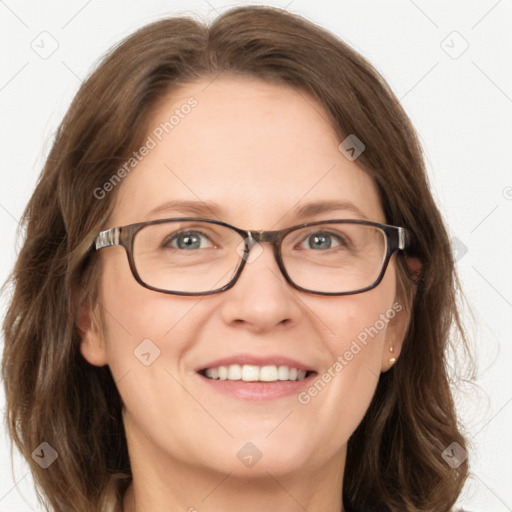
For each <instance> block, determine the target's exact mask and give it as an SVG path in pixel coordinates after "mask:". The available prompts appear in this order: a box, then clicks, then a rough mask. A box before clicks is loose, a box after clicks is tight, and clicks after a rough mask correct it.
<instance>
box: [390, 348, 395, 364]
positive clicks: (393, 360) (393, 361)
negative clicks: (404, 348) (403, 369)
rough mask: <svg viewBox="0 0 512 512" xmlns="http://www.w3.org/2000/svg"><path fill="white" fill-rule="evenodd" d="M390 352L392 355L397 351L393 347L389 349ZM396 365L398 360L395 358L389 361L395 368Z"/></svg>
mask: <svg viewBox="0 0 512 512" xmlns="http://www.w3.org/2000/svg"><path fill="white" fill-rule="evenodd" d="M389 351H390V352H391V353H393V352H394V351H395V348H394V347H393V345H391V347H389ZM395 363H396V358H395V357H391V358H390V359H389V364H390V365H391V366H393V365H394V364H395Z"/></svg>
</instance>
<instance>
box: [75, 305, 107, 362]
mask: <svg viewBox="0 0 512 512" xmlns="http://www.w3.org/2000/svg"><path fill="white" fill-rule="evenodd" d="M100 322H101V321H100V315H99V305H98V304H95V305H94V306H91V304H90V302H89V301H88V300H84V301H83V302H82V304H81V305H80V307H79V309H78V313H77V317H76V326H77V328H78V332H79V333H80V352H81V354H82V356H83V357H84V359H85V360H86V361H88V362H89V363H91V364H93V365H95V366H105V365H106V364H107V363H108V360H107V352H106V350H105V340H104V339H103V334H102V329H101V328H100V326H101V323H100Z"/></svg>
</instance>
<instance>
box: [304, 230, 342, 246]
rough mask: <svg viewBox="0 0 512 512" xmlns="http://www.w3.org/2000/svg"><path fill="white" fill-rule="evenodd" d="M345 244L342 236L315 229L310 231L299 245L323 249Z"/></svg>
mask: <svg viewBox="0 0 512 512" xmlns="http://www.w3.org/2000/svg"><path fill="white" fill-rule="evenodd" d="M341 245H345V243H344V240H343V238H342V237H340V236H339V235H337V234H335V233H330V232H328V231H317V232H316V233H311V234H310V235H308V236H307V237H306V238H305V240H304V241H303V242H302V243H301V244H300V245H299V247H300V248H301V249H314V250H325V249H333V248H335V247H340V246H341Z"/></svg>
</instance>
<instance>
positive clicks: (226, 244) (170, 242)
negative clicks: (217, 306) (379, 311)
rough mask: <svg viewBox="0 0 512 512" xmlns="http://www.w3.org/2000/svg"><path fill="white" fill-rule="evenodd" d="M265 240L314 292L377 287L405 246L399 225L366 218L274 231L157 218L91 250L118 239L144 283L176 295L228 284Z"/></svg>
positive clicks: (289, 272)
mask: <svg viewBox="0 0 512 512" xmlns="http://www.w3.org/2000/svg"><path fill="white" fill-rule="evenodd" d="M265 242H266V243H270V244H272V245H273V247H274V255H275V258H276V261H277V264H278V266H279V269H280V270H281V272H282V274H283V276H284V278H285V279H286V281H287V282H288V283H289V284H290V285H291V286H293V287H294V288H296V289H297V290H301V291H304V292H309V293H314V294H317V295H350V294H355V293H361V292H365V291H368V290H371V289H372V288H375V287H376V286H377V285H378V284H379V283H380V282H381V281H382V278H383V277H384V273H385V272H386V268H387V266H388V263H389V260H390V258H391V256H392V255H393V254H394V253H395V252H397V251H399V250H404V249H406V248H407V246H408V234H407V231H406V230H405V229H404V228H401V227H396V226H389V225H386V224H379V223H377V222H370V221H364V220H325V221H318V222H308V223H306V224H301V225H298V226H293V227H290V228H286V229H282V230H279V231H247V230H244V229H239V228H236V227H234V226H231V225H229V224H226V223H225V222H221V221H217V220H210V219H200V218H177V219H159V220H153V221H149V222H141V223H138V224H130V225H128V226H122V227H116V228H111V229H107V230H106V231H102V232H100V233H99V234H98V235H97V236H96V238H95V240H94V243H93V244H94V248H95V249H96V250H100V249H105V248H107V247H113V246H117V245H120V246H123V247H124V248H125V250H126V254H127V256H128V261H129V265H130V269H131V271H132V274H133V277H134V278H135V279H136V280H137V282H138V283H140V284H141V285H142V286H144V287H146V288H149V289H150V290H155V291H157V292H162V293H168V294H174V295H210V294H213V293H219V292H223V291H225V290H228V289H229V288H232V287H233V286H234V285H235V283H236V281H237V279H238V278H239V277H240V274H241V273H242V270H243V269H244V266H245V265H246V264H247V263H249V264H250V263H251V262H252V261H254V260H255V259H256V258H257V257H258V255H259V253H261V251H262V250H263V249H262V247H261V246H260V245H259V244H261V243H265Z"/></svg>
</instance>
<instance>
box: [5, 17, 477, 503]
mask: <svg viewBox="0 0 512 512" xmlns="http://www.w3.org/2000/svg"><path fill="white" fill-rule="evenodd" d="M24 219H25V223H26V228H27V230H26V238H25V242H24V245H23V247H22V249H21V252H20V255H19V258H18V261H17V264H16V267H15V269H14V272H13V276H12V281H13V285H14V295H13V298H12V301H11V304H10V308H9V310H8V314H7V317H6V320H5V324H4V332H5V339H6V344H5V352H4V361H3V376H4V379H5V380H4V382H5V388H6V395H7V413H8V421H9V427H10V432H11V435H12V437H13V439H14V441H15V443H16V444H17V446H18V448H19V449H20V450H21V452H22V453H23V455H24V456H25V457H26V459H27V460H28V462H29V463H30V465H31V468H32V472H33V474H34V479H35V481H36V483H37V485H38V486H39V489H40V491H41V493H42V494H43V496H44V497H45V499H46V501H47V503H48V504H49V506H50V507H51V508H52V510H74V511H75V510H76V511H86V510H102V511H112V510H117V511H124V512H133V511H145V510H152V511H157V510H189V511H194V510H198V511H203V510H204V511H207V510H226V511H227V510H232V509H233V510H234V509H236V510H240V509H242V510H244V511H252V510H265V509H269V508H271V509H272V510H275V511H280V510H286V511H290V510H308V511H339V510H343V511H345V512H349V511H365V512H366V511H395V510H399V511H436V512H438V511H448V510H451V508H452V506H453V504H454V503H455V501H456V499H457V496H458V495H459V493H460V491H461V489H462V487H463V484H464V481H465V479H466V477H467V473H468V463H467V456H466V451H465V440H464V437H463V435H462V434H461V432H460V431H459V428H458V425H457V417H456V413H455V410H454V404H453V399H452V396H451V393H450V388H449V383H448V379H447V374H446V361H445V349H446V346H447V344H448V332H449V330H450V328H451V326H452V325H453V324H455V326H456V327H458V329H459V331H460V332H461V334H463V333H462V330H461V329H460V325H459V320H458V314H457V309H456V305H455V283H456V281H455V274H454V265H453V260H452V256H451V251H450V244H449V240H448V237H447V233H446V230H445V227H444V225H443V221H442V219H441V217H440V214H439V211H438V209H437V207H436V205H435V203H434V201H433V199H432V195H431V193H430V191H429V187H428V183H427V178H426V173H425V169H424V163H423V160H422V155H421V149H420V146H419V143H418V140H417V138H416V135H415V132H414V129H413V127H412V126H411V124H410V122H409V120H408V118H407V116H406V114H405V113H404V111H403V110H402V108H401V107H400V105H399V103H398V101H397V99H396V98H395V96H394V95H393V93H392V92H391V91H390V90H389V88H388V86H387V85H386V84H385V83H384V81H383V80H382V78H381V77H380V76H379V75H378V73H377V72H376V71H375V70H374V69H373V68H372V67H371V66H370V65H369V64H368V63H367V62H366V61H365V60H364V59H363V58H362V57H361V56H360V55H358V54H356V53H355V52H354V51H353V50H352V49H350V48H349V47H348V46H346V45H345V44H344V43H342V42H341V41H339V40H338V39H337V38H335V37H334V36H333V35H331V34H329V33H327V32H326V31H324V30H322V29H320V28H318V27H316V26H315V25H313V24H311V23H309V22H307V21H306V20H304V19H302V18H300V17H298V16H294V15H291V14H289V13H287V12H286V11H282V10H278V9H274V8H261V7H244V8H238V9H233V10H231V11H229V12H227V13H225V14H223V15H222V16H220V17H219V18H218V19H217V20H215V21H214V22H213V23H212V24H211V26H204V25H201V24H199V23H197V22H196V21H194V20H192V19H188V18H172V19H166V20H162V21H160V22H157V23H154V24H152V25H149V26H147V27H144V28H143V29H141V30H139V31H138V32H137V33H135V34H134V35H132V36H131V37H129V38H128V39H127V40H126V41H124V42H123V43H122V44H121V45H119V46H118V47H117V48H115V49H114V50H113V51H112V52H111V53H110V54H109V55H108V56H107V57H106V58H105V59H104V61H103V62H102V63H101V65H100V66H99V67H98V69H97V70H96V71H95V72H94V73H93V74H92V76H91V77H90V78H89V79H88V80H87V81H86V82H85V83H84V84H83V86H82V88H81V89H80V91H79V92H78V94H77V96H76V98H75V100H74V102H73V104H72V106H71V107H70V109H69V111H68V113H67V115H66V117H65V119H64V121H63V123H62V126H61V128H60V129H59V131H58V134H57V137H56V140H55V143H54V146H53V148H52V151H51V153H50V155H49V157H48V161H47V163H46V166H45V168H44V170H43V173H42V176H41V179H40V181H39V183H38V186H37V188H36V190H35V192H34V195H33V197H32V198H31V200H30V202H29V204H28V206H27V209H26V212H25V218H24ZM462 338H463V336H462Z"/></svg>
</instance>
